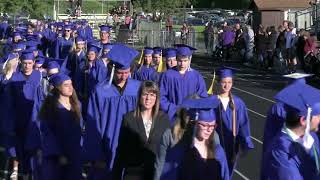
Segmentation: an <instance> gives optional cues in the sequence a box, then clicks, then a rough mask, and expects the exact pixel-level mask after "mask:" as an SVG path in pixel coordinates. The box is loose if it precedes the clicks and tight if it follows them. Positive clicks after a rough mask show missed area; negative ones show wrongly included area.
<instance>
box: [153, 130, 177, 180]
mask: <svg viewBox="0 0 320 180" xmlns="http://www.w3.org/2000/svg"><path fill="white" fill-rule="evenodd" d="M172 142H173V138H172V135H171V129H167V130H166V131H165V132H164V133H163V135H162V138H161V141H160V145H159V149H158V153H157V156H156V161H155V174H154V180H159V179H160V177H161V173H162V169H163V165H164V163H165V160H166V154H167V150H168V148H170V147H171V145H172V144H173V143H172Z"/></svg>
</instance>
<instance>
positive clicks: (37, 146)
mask: <svg viewBox="0 0 320 180" xmlns="http://www.w3.org/2000/svg"><path fill="white" fill-rule="evenodd" d="M48 86H49V84H48V80H47V79H46V78H42V81H41V83H40V86H38V88H37V91H36V94H35V97H34V104H33V109H32V116H31V121H30V123H29V125H28V131H27V136H26V143H25V149H26V150H27V151H28V152H29V154H30V156H31V157H30V161H31V162H30V163H31V170H32V177H33V179H34V180H41V179H43V178H44V176H43V175H42V168H43V166H42V163H41V161H42V160H43V158H42V156H41V155H39V154H38V153H37V152H38V151H39V150H41V147H42V141H43V139H42V138H41V132H40V121H39V119H38V113H39V111H40V109H41V106H42V104H43V102H44V100H45V98H46V96H47V95H48Z"/></svg>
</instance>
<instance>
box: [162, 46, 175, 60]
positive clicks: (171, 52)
mask: <svg viewBox="0 0 320 180" xmlns="http://www.w3.org/2000/svg"><path fill="white" fill-rule="evenodd" d="M176 56H177V50H176V49H175V48H167V49H165V57H166V58H167V59H168V58H172V57H176Z"/></svg>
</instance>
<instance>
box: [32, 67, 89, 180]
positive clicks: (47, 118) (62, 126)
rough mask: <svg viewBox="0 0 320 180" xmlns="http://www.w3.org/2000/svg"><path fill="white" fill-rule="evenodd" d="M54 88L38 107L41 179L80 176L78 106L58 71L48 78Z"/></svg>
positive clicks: (69, 179)
mask: <svg viewBox="0 0 320 180" xmlns="http://www.w3.org/2000/svg"><path fill="white" fill-rule="evenodd" d="M50 82H51V84H52V85H53V87H54V88H53V89H52V90H51V93H50V95H48V96H47V97H46V99H45V101H44V103H43V105H42V106H41V109H40V112H39V116H38V118H39V119H38V120H39V121H40V122H41V123H40V130H41V139H42V148H41V154H42V156H43V158H42V160H41V161H42V162H41V166H42V167H41V169H42V172H41V176H42V179H47V180H50V179H52V180H57V179H59V180H81V179H82V164H83V163H82V162H83V161H82V158H83V156H82V143H83V141H82V134H83V121H82V115H81V105H80V102H79V100H78V99H77V95H76V92H75V91H74V89H73V86H72V81H71V79H70V77H69V76H67V75H65V74H63V73H59V74H56V75H54V76H53V77H52V78H51V79H50Z"/></svg>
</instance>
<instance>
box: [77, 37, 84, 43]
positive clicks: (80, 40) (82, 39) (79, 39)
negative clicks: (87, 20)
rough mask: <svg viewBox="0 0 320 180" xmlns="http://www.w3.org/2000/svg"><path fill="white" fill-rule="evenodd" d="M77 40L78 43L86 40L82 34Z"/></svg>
mask: <svg viewBox="0 0 320 180" xmlns="http://www.w3.org/2000/svg"><path fill="white" fill-rule="evenodd" d="M75 41H76V43H78V42H85V40H84V38H83V37H81V36H78V37H76V39H75Z"/></svg>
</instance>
